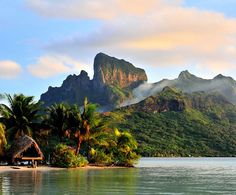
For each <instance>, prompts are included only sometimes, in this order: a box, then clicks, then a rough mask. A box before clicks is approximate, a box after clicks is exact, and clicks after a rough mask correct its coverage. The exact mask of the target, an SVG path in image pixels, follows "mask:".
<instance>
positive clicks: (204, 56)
mask: <svg viewBox="0 0 236 195" xmlns="http://www.w3.org/2000/svg"><path fill="white" fill-rule="evenodd" d="M27 2H28V5H29V6H30V7H31V8H33V9H34V10H36V11H37V12H38V13H40V14H42V15H44V16H48V17H60V18H68V19H88V18H89V19H100V20H101V24H100V26H97V28H96V30H94V31H92V32H90V33H88V34H87V35H84V36H72V37H70V36H68V38H66V39H64V40H58V41H56V42H53V43H49V44H48V45H47V46H46V49H47V50H49V51H50V52H55V53H59V54H61V55H72V56H76V57H82V56H83V55H90V54H91V53H95V52H99V51H104V52H107V53H109V54H112V55H114V56H121V57H123V58H128V59H130V58H131V59H132V60H133V59H134V61H133V62H134V63H138V64H148V65H151V66H180V65H181V66H183V65H196V66H198V67H204V68H205V67H207V68H208V69H209V70H212V71H215V70H217V71H222V72H224V71H225V70H226V69H232V68H233V67H235V64H236V49H235V46H236V19H234V18H227V17H225V16H224V15H223V14H221V13H218V12H213V11H203V10H198V9H197V8H193V7H192V8H189V7H184V6H182V1H181V0H149V1H146V0H130V1H127V0H97V1H92V0H91V1H88V0H69V1H68V0H67V1H65V0H63V1H60V3H58V2H55V1H53V0H28V1H27ZM95 2H96V3H95ZM52 10H54V11H52ZM81 51H82V52H81Z"/></svg>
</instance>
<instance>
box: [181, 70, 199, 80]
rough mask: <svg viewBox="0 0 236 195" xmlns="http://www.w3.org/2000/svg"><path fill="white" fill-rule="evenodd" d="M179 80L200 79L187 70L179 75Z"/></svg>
mask: <svg viewBox="0 0 236 195" xmlns="http://www.w3.org/2000/svg"><path fill="white" fill-rule="evenodd" d="M178 78H179V79H182V80H188V79H196V78H198V77H196V76H195V75H193V74H191V73H190V72H189V71H188V70H185V71H182V72H181V73H180V74H179V77H178Z"/></svg>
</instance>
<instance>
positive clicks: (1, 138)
mask: <svg viewBox="0 0 236 195" xmlns="http://www.w3.org/2000/svg"><path fill="white" fill-rule="evenodd" d="M6 143H7V141H6V137H5V127H4V125H3V124H1V123H0V156H2V155H3V151H4V146H5V145H6Z"/></svg>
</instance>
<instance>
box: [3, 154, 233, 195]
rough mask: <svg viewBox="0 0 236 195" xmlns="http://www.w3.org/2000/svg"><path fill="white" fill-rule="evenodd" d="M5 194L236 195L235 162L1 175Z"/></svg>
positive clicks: (164, 161) (184, 161)
mask: <svg viewBox="0 0 236 195" xmlns="http://www.w3.org/2000/svg"><path fill="white" fill-rule="evenodd" d="M0 192H1V193H2V194H43V195H46V194H50V195H53V194H83V195H90V194H91V195H92V194H98V195H105V194H108V195H113V194H114V195H117V194H128V195H131V194H236V158H142V159H141V160H140V162H139V164H138V165H137V166H136V168H121V169H101V170H100V169H90V170H85V169H82V170H74V169H71V170H59V171H47V172H46V171H37V170H34V171H20V172H3V173H0Z"/></svg>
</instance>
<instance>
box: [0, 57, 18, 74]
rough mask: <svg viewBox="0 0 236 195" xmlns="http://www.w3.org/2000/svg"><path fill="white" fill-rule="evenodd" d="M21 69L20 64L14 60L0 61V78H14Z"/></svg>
mask: <svg viewBox="0 0 236 195" xmlns="http://www.w3.org/2000/svg"><path fill="white" fill-rule="evenodd" d="M21 71H22V68H21V66H20V65H19V64H17V63H16V62H14V61H11V60H3V61H0V78H2V79H12V78H16V77H17V76H18V75H19V74H20V73H21Z"/></svg>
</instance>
